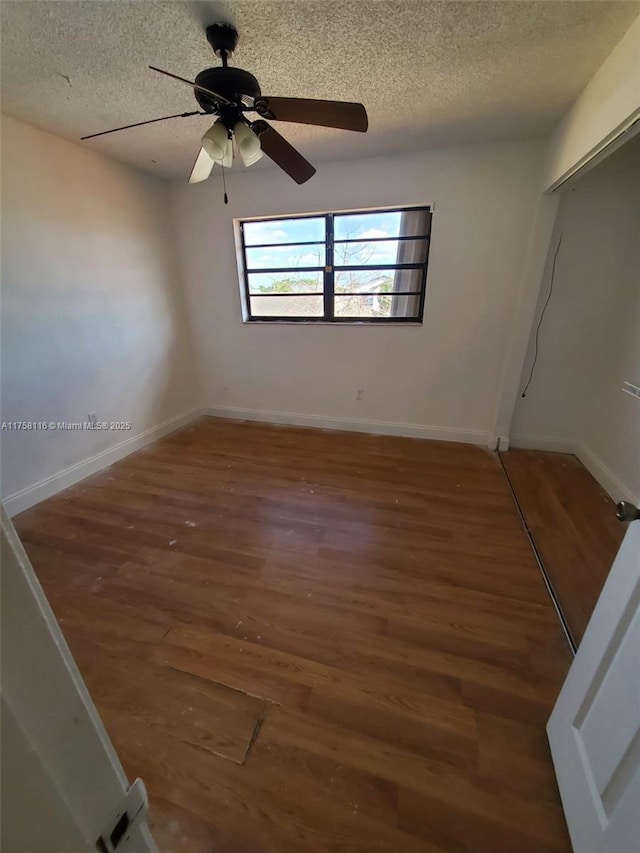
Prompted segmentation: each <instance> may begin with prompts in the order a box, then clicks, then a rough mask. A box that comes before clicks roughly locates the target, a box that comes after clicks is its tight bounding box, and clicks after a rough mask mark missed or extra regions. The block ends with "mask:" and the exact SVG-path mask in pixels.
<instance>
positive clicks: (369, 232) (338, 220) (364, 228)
mask: <svg viewBox="0 0 640 853" xmlns="http://www.w3.org/2000/svg"><path fill="white" fill-rule="evenodd" d="M401 217H402V214H401V213H399V212H392V213H347V214H343V215H340V216H336V217H334V220H333V236H334V239H335V240H359V239H364V240H366V239H367V238H370V237H398V236H399V234H400V219H401Z"/></svg>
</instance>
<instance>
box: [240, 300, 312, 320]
mask: <svg viewBox="0 0 640 853" xmlns="http://www.w3.org/2000/svg"><path fill="white" fill-rule="evenodd" d="M250 299H251V314H252V315H253V316H254V317H283V318H286V317H322V315H323V313H324V304H323V303H324V300H323V297H322V295H320V296H251V297H250Z"/></svg>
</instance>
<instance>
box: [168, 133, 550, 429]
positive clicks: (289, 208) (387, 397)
mask: <svg viewBox="0 0 640 853" xmlns="http://www.w3.org/2000/svg"><path fill="white" fill-rule="evenodd" d="M543 150H544V144H543V143H531V142H528V143H501V144H491V145H482V146H473V147H466V148H458V149H449V150H444V151H432V152H427V153H424V154H419V155H411V156H397V157H384V158H372V159H365V160H360V161H351V162H340V163H335V162H334V163H321V164H319V168H318V174H317V175H316V176H315V177H314V178H313V179H312V180H311V181H309V183H308V184H305V185H303V186H301V187H300V186H297V185H296V184H294V183H293V182H292V181H291V180H290V179H289V178H288V177H287V176H286V175H284V174H283V173H281V172H280V171H279V170H276V169H264V170H253V171H248V172H245V173H242V172H232V173H231V174H230V175H229V178H228V180H227V188H228V192H229V205H228V206H226V207H225V206H224V204H223V201H222V189H221V184H220V176H219V174H218V175H217V176H216V177H214V178H213V179H212V180H210V181H208V182H207V183H205V184H200V185H196V186H191V187H189V186H185V185H181V184H175V185H174V187H173V192H174V221H175V224H176V228H177V230H178V234H179V239H180V250H181V256H182V263H183V270H184V274H185V283H186V286H187V292H188V298H189V302H190V307H191V318H192V323H193V326H194V332H195V341H196V348H197V355H198V359H199V366H200V388H201V404H202V405H203V406H204V407H206V408H211V409H214V410H216V411H217V412H218V413H222V414H229V415H234V414H235V415H236V416H238V415H242V414H245V415H246V416H248V417H258V418H259V417H265V418H267V419H281V420H288V421H291V422H301V423H318V424H322V423H326V424H328V425H332V426H341V425H342V426H347V427H349V426H351V427H355V426H359V425H360V426H361V427H362V428H364V429H367V428H369V429H373V430H377V431H398V432H404V433H406V434H415V435H425V436H433V437H441V438H452V439H460V440H469V441H478V442H483V441H485V440H487V439H488V437H489V435H490V433H491V430H492V428H493V425H494V420H495V410H496V405H497V395H498V393H499V387H500V380H501V375H502V366H503V360H504V358H505V352H506V347H507V345H508V342H509V331H510V323H511V319H512V315H513V312H514V309H515V302H516V298H517V292H518V282H519V281H520V278H521V273H522V266H523V261H524V253H525V249H526V246H527V243H528V240H529V235H530V229H531V225H532V219H533V216H534V212H535V207H536V202H537V200H538V198H539V194H540V190H539V188H540V170H541V162H542V154H543ZM420 202H430V203H431V202H432V203H434V207H435V209H434V219H433V232H432V246H431V254H430V262H429V275H428V283H427V298H426V307H425V322H424V325H423V326H407V325H399V326H353V325H295V324H290V325H279V324H278V325H275V324H263V325H256V324H247V325H243V323H242V319H241V308H240V296H239V287H238V274H237V266H236V253H235V244H234V236H233V224H232V222H233V219H234V217H235V218H243V217H251V216H261V215H271V214H289V213H299V212H308V211H325V210H341V209H358V208H367V207H375V206H384V205H388V206H393V205H404V204H415V203H420ZM357 388H363V389H364V399H362V400H361V401H358V400H356V389H357Z"/></svg>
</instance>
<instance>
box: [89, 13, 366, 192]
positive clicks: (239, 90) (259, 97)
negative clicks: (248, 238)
mask: <svg viewBox="0 0 640 853" xmlns="http://www.w3.org/2000/svg"><path fill="white" fill-rule="evenodd" d="M206 35H207V40H208V42H209V44H210V45H211V47H212V49H213V52H214V53H215V55H216V56H217V57H219V59H221V60H222V66H218V67H217V68H206V69H205V70H204V71H201V72H200V73H199V74H197V75H196V78H195V80H194V81H191V80H188V79H186V78H185V77H180V76H178V75H177V74H172V73H171V72H169V71H164V70H163V69H161V68H156V67H155V66H153V65H150V66H149V68H150V69H151V70H152V71H156V72H158V73H159V74H163V75H165V76H166V77H170V78H172V79H173V80H177V81H179V82H181V83H184V84H185V85H187V86H189V87H190V88H191V89H192V91H193V94H194V96H195V99H196V101H197V102H198V105H199V107H200V109H201V112H191V113H180V114H178V115H173V116H165V117H164V118H159V119H151V120H149V121H142V122H138V123H137V124H133V125H131V124H130V125H126V126H124V127H117V128H114V129H113V130H106V131H101V132H100V133H94V134H91V135H90V136H83V137H82V139H89V138H91V137H93V136H104V135H105V134H107V133H115V132H116V131H119V130H128V129H130V128H133V127H138V126H140V125H144V124H152V123H154V122H157V121H164V120H165V119H171V118H186V117H188V116H193V115H211V116H215V117H216V121H215V122H214V123H213V124H212V126H211V127H210V128H209V129H208V130H207V131H206V133H205V134H204V136H203V137H202V140H201V148H200V152H199V154H198V156H197V158H196V162H195V164H194V166H193V169H192V170H191V175H190V177H189V183H191V184H193V183H199V182H200V181H204V180H206V179H207V178H208V177H209V175H210V174H211V171H212V169H213V167H214V164H215V163H219V164H220V165H221V166H223V167H227V168H230V167H231V165H232V161H233V142H232V139H233V138H235V143H236V148H237V151H238V154H239V155H240V158H241V159H242V162H243V163H244V165H245V166H252V165H253V164H254V163H257V161H258V160H259V159H260V158H261V157H262V156H263V155H264V154H266V155H267V157H269V158H270V159H271V160H273V162H274V163H275V164H276V165H277V166H279V167H280V168H281V169H282V170H283V171H285V172H286V173H287V174H288V175H289V176H290V177H291V178H293V180H294V181H295V182H296V183H298V184H303V183H304V182H305V181H308V180H309V178H311V177H312V176H313V175H315V172H316V170H315V167H314V166H312V165H311V163H309V162H308V160H306V159H305V158H304V157H303V156H302V154H300V152H299V151H297V150H296V149H295V148H294V147H293V146H292V145H290V144H289V142H287V140H286V139H285V138H284V136H281V134H280V133H278V131H277V130H276V129H275V128H274V127H272V126H271V125H270V124H268V123H267V121H265V119H269V120H271V121H288V122H295V123H299V124H310V125H316V126H320V127H331V128H338V129H342V130H352V131H359V132H360V133H364V132H365V131H366V130H367V127H368V118H367V112H366V110H365V108H364V106H363V105H362V104H357V103H351V102H346V101H322V100H314V99H310V98H272V97H265V96H264V95H263V94H262V92H261V90H260V84H259V83H258V81H257V80H256V78H255V77H254V76H253V74H250V73H249V72H248V71H245V70H244V69H242V68H231V67H230V66H229V64H228V60H229V57H230V56H231V55H232V54H233V52H234V51H235V49H236V46H237V44H238V33H237V31H236V29H235V27H233V26H232V25H231V24H226V23H216V24H212V25H211V26H209V27H207V29H206ZM252 112H253V113H257V114H258V118H257V119H256V120H255V121H251V120H250V119H248V118H247V117H246V115H245V114H246V113H252Z"/></svg>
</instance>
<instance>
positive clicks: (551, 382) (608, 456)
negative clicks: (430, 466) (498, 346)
mask: <svg viewBox="0 0 640 853" xmlns="http://www.w3.org/2000/svg"><path fill="white" fill-rule="evenodd" d="M561 231H562V232H563V239H562V245H561V247H560V251H559V253H558V260H557V265H556V276H555V282H554V289H553V294H552V297H551V300H550V301H549V306H548V308H547V311H546V314H545V317H544V321H543V325H542V328H541V331H540V351H539V357H538V362H537V365H536V368H535V373H534V378H533V381H532V383H531V386H530V388H529V391H528V392H527V396H526V397H525V398H524V399H522V398H519V400H518V403H517V406H516V411H515V415H514V420H513V424H512V441H513V442H514V443H516V444H519V445H523V446H538V447H545V446H546V447H548V448H550V449H558V450H563V449H575V450H577V451H578V453H579V455H580V457H581V458H582V459H583V461H584V462H585V464H587V466H588V467H590V468H591V469H592V471H593V473H594V474H595V475H596V476H597V477H598V479H599V480H600V481H601V483H602V484H603V485H604V486H605V487H606V488H608V490H609V491H610V492H611V493H612V496H613V497H614V498H615V499H620V498H626V499H635V500H636V501H640V401H639V400H637V399H634V398H633V397H631V396H629V395H627V394H624V393H623V392H622V391H621V390H620V388H621V386H622V383H623V382H624V381H625V380H627V381H629V382H632V383H634V384H636V385H640V139H638V138H636V139H633V140H632V141H630V142H629V143H627V145H625V146H624V147H623V148H621V149H619V150H618V151H617V152H615V153H614V154H612V155H611V157H610V158H608V159H607V160H605V161H604V162H603V163H601V164H600V165H599V166H597V167H595V168H594V169H593V171H592V172H589V173H588V174H587V175H585V176H584V178H582V179H581V180H580V181H578V182H577V183H576V184H575V185H574V186H573V187H571V188H569V189H567V190H565V191H563V193H562V198H561V202H560V208H559V211H558V218H557V221H556V229H555V233H554V236H553V239H552V242H551V250H550V257H549V259H548V263H547V268H546V271H545V277H544V281H543V286H542V289H541V295H540V300H539V304H538V310H537V316H539V315H540V311H541V309H542V304H543V302H544V299H545V298H546V296H547V294H548V289H549V282H550V278H549V276H550V266H551V254H552V253H553V251H554V249H555V247H556V245H557V241H558V239H559V235H560V232H561ZM536 319H537V318H536ZM533 348H534V333H533V332H532V335H531V340H530V345H529V351H528V354H527V359H526V362H525V371H524V376H523V380H522V384H524V382H525V381H526V378H527V376H528V373H529V367H530V364H531V360H532V358H533Z"/></svg>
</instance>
